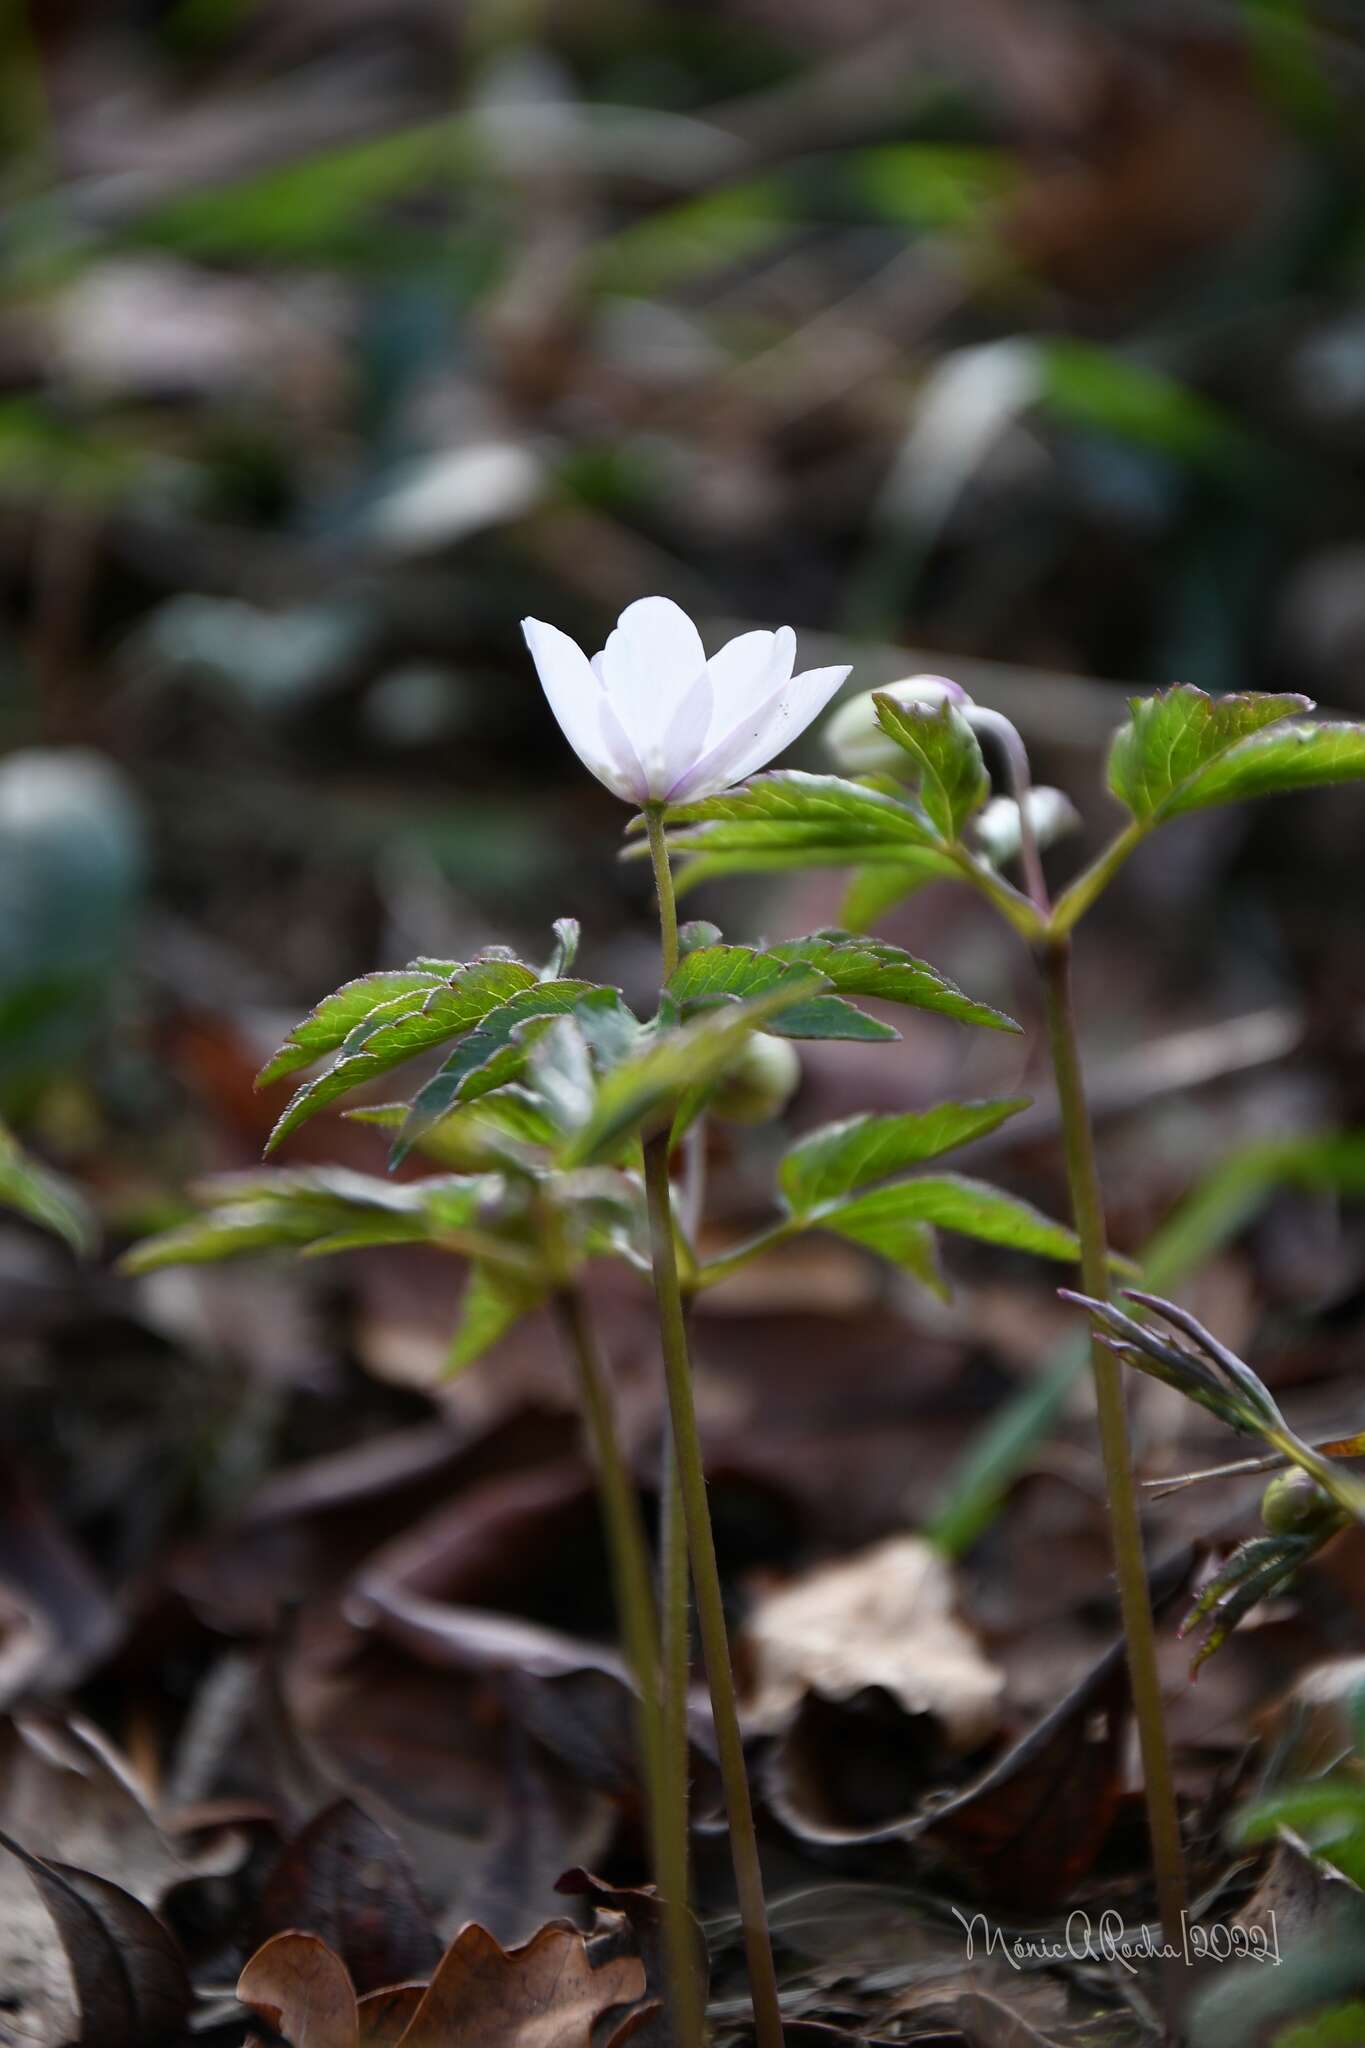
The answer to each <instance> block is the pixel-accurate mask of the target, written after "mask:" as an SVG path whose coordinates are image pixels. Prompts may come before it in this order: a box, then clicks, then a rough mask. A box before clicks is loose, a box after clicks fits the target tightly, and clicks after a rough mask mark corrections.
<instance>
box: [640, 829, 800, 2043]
mask: <svg viewBox="0 0 1365 2048" xmlns="http://www.w3.org/2000/svg"><path fill="white" fill-rule="evenodd" d="M645 819H646V823H647V825H648V829H649V852H650V858H651V860H652V862H653V864H654V881H655V887H656V890H657V892H658V898H659V928H660V933H661V937H662V943H663V975H664V980H665V981H667V980H668V978H669V976H670V975H671V974H672V972H673V970H674V968H675V967H676V966H677V963H678V913H677V907H676V904H675V902H674V896H673V876H672V872H671V870H670V868H669V861H668V846H667V843H666V840H665V836H664V826H663V807H662V806H661V805H658V804H651V805H650V806H649V807H648V808H647V809H646V812H645ZM644 1158H645V1195H646V1200H647V1202H648V1205H649V1228H650V1241H651V1245H652V1248H653V1255H654V1293H655V1299H656V1301H657V1303H658V1310H659V1336H660V1341H661V1344H662V1348H663V1359H664V1384H665V1388H666V1390H667V1395H668V1411H669V1421H670V1426H671V1430H672V1437H673V1447H674V1454H675V1455H674V1464H675V1467H676V1472H677V1483H678V1488H679V1493H680V1496H681V1502H682V1519H683V1524H684V1527H685V1529H686V1532H687V1549H688V1554H689V1557H690V1560H691V1566H692V1585H693V1589H694V1592H695V1595H696V1602H697V1621H698V1625H699V1628H700V1632H701V1645H702V1655H703V1657H704V1659H705V1663H706V1678H707V1684H708V1686H709V1688H710V1693H711V1711H712V1715H713V1717H714V1720H715V1727H716V1747H717V1751H718V1754H719V1758H720V1772H721V1782H722V1785H723V1788H724V1793H725V1810H726V1815H727V1817H728V1820H729V1823H730V1859H731V1863H732V1865H733V1867H734V1873H735V1892H736V1896H737V1903H738V1907H739V1917H740V1924H741V1927H742V1929H743V1933H744V1951H745V1957H746V1960H747V1962H748V1968H749V1990H750V1995H751V1997H752V1999H753V2006H754V2034H755V2038H756V2040H757V2043H758V2048H782V2039H783V2037H782V2010H781V2006H780V2003H779V2001H778V1993H777V1972H776V1969H775V1968H774V1965H773V1950H772V1940H771V1937H770V1935H769V1932H768V1911H767V1906H766V1904H765V1902H764V1898H763V1871H762V1866H761V1864H760V1862H759V1854H758V1836H757V1834H756V1832H755V1829H754V1814H753V1804H752V1801H751V1799H750V1797H749V1774H748V1770H747V1768H746V1765H745V1761H744V1739H743V1736H742V1735H741V1733H740V1726H739V1709H738V1705H737V1702H736V1698H735V1679H734V1672H733V1669H732V1667H731V1663H730V1641H729V1635H728V1633H727V1630H726V1624H725V1603H724V1597H723V1594H722V1592H721V1583H720V1568H719V1566H718V1564H717V1562H716V1544H715V1537H714V1535H713V1533H712V1529H711V1511H710V1507H709V1505H708V1503H707V1498H706V1473H705V1469H704V1467H703V1464H702V1453H701V1437H700V1434H699V1432H698V1429H697V1411H696V1404H695V1402H694V1400H693V1396H692V1366H691V1360H690V1358H689V1356H688V1343H687V1321H686V1315H685V1311H684V1307H683V1297H682V1290H681V1287H680V1286H679V1283H678V1257H677V1245H676V1242H675V1239H674V1225H673V1200H672V1193H671V1189H670V1185H669V1171H668V1162H669V1133H668V1131H667V1130H666V1129H665V1130H664V1131H662V1132H660V1133H659V1134H658V1135H657V1136H656V1137H653V1138H651V1139H650V1140H649V1141H648V1142H647V1143H646V1145H645V1148H644ZM671 1577H672V1578H673V1580H674V1585H673V1586H672V1587H671V1588H670V1592H671V1594H676V1591H677V1586H676V1580H677V1577H678V1574H677V1572H676V1570H675V1571H674V1573H673V1574H672V1575H671ZM678 1622H679V1617H678V1616H677V1615H676V1614H675V1615H674V1616H673V1617H672V1623H671V1625H674V1626H676V1625H677V1624H678ZM681 1627H682V1628H683V1629H685V1628H686V1615H685V1611H684V1613H683V1615H682V1617H681ZM666 1633H667V1631H666ZM677 1640H678V1638H677V1636H676V1635H675V1636H674V1638H673V1641H674V1643H675V1644H676V1642H677ZM675 1654H676V1652H675ZM675 1682H676V1679H675Z"/></svg>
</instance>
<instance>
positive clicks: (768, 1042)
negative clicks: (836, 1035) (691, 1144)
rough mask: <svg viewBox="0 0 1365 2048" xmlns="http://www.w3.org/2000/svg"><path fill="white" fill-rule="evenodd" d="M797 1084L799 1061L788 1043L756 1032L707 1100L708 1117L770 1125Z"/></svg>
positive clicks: (798, 1080) (789, 1099)
mask: <svg viewBox="0 0 1365 2048" xmlns="http://www.w3.org/2000/svg"><path fill="white" fill-rule="evenodd" d="M800 1080H801V1061H800V1058H799V1056H798V1054H797V1050H796V1047H795V1046H794V1045H793V1044H792V1042H791V1040H790V1039H789V1038H774V1037H773V1036H772V1035H771V1033H769V1032H766V1031H756V1032H755V1033H754V1035H753V1037H752V1038H750V1039H749V1041H748V1043H747V1044H746V1045H745V1048H744V1051H743V1053H742V1054H741V1055H740V1058H739V1061H738V1063H737V1064H736V1065H735V1066H733V1067H731V1069H730V1071H729V1073H728V1074H727V1075H726V1076H725V1079H724V1080H723V1081H722V1082H721V1084H720V1086H719V1088H718V1089H717V1090H716V1092H715V1094H714V1095H713V1096H712V1097H711V1102H710V1109H711V1113H712V1115H713V1116H717V1117H719V1118H720V1119H721V1121H722V1122H723V1123H728V1124H766V1123H770V1122H771V1121H772V1119H773V1118H774V1117H777V1116H781V1114H782V1112H783V1110H784V1109H785V1108H786V1106H787V1104H788V1103H789V1102H790V1101H791V1099H792V1097H793V1095H795V1093H796V1090H797V1087H798V1086H799V1084H800Z"/></svg>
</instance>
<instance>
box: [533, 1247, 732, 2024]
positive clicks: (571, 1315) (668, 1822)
mask: <svg viewBox="0 0 1365 2048" xmlns="http://www.w3.org/2000/svg"><path fill="white" fill-rule="evenodd" d="M554 1307H555V1315H556V1318H557V1320H558V1323H559V1327H560V1331H561V1333H562V1335H563V1338H564V1343H565V1347H566V1349H567V1350H568V1352H569V1354H570V1356H571V1357H572V1359H573V1362H574V1366H575V1369H576V1371H577V1374H578V1388H579V1396H580V1399H581V1401H582V1406H583V1416H584V1419H585V1421H586V1423H587V1428H588V1440H589V1443H590V1444H591V1447H592V1459H593V1464H594V1466H595V1467H596V1470H597V1485H598V1492H599V1497H600V1499H601V1504H602V1519H603V1521H604V1523H605V1525H606V1532H607V1544H608V1549H609V1552H610V1559H611V1574H612V1585H613V1590H614V1593H615V1598H616V1610H617V1615H618V1617H619V1620H620V1625H621V1633H622V1636H623V1638H624V1640H625V1645H626V1655H627V1657H628V1659H629V1662H630V1667H631V1673H632V1676H633V1677H634V1680H635V1687H636V1693H637V1720H638V1725H639V1740H640V1753H641V1758H642V1761H643V1764H644V1774H645V1789H646V1797H647V1801H648V1810H649V1832H650V1842H651V1848H652V1852H653V1857H652V1860H653V1868H654V1877H655V1881H656V1883H657V1884H658V1887H659V1891H660V1893H661V1895H662V1900H663V1912H664V1948H665V1958H666V1964H667V1969H668V1991H669V2002H670V2005H671V2008H672V2014H673V2020H674V2027H675V2034H676V2039H677V2040H678V2042H679V2043H680V2044H683V2048H701V2044H702V2043H703V2042H704V2041H705V2038H706V2031H705V2014H704V2011H703V2007H702V1996H701V1985H700V1983H699V1981H698V1976H697V1967H696V1952H695V1936H694V1934H693V1923H692V1916H691V1914H690V1912H689V1911H688V1906H687V1893H688V1878H687V1799H686V1787H687V1728H686V1721H685V1720H684V1724H683V1730H682V1738H681V1748H682V1762H681V1783H682V1786H683V1797H682V1798H681V1799H679V1798H678V1796H677V1785H678V1782H679V1771H678V1760H677V1757H676V1756H675V1754H674V1751H673V1747H672V1744H671V1740H670V1736H669V1731H668V1728H667V1723H666V1717H665V1714H664V1711H663V1707H662V1704H661V1701H660V1697H659V1626H658V1618H657V1616H656V1614H655V1609H654V1591H653V1586H652V1583H651V1575H650V1558H649V1546H648V1544H647V1542H646V1540H645V1527H644V1520H643V1518H642V1516H641V1513H640V1502H639V1496H638V1495H637V1493H636V1490H635V1487H634V1484H633V1483H632V1480H631V1476H630V1470H629V1467H628V1466H627V1464H626V1460H625V1455H624V1453H623V1452H622V1449H621V1442H620V1438H619V1437H618V1435H617V1432H616V1417H615V1413H614V1410H613V1405H612V1397H611V1389H610V1387H609V1385H608V1383H607V1375H606V1371H605V1368H604V1366H603V1364H602V1359H601V1355H600V1353H599V1351H598V1347H597V1340H596V1336H595V1333H594V1331H593V1327H592V1323H591V1321H590V1319H589V1316H588V1312H587V1306H586V1304H585V1302H584V1300H583V1296H582V1294H581V1292H580V1291H579V1289H578V1288H577V1287H575V1286H572V1285H568V1286H564V1287H561V1288H560V1289H559V1290H558V1291H557V1293H556V1294H555V1297H554ZM685 1597H686V1587H685V1585H684V1598H685Z"/></svg>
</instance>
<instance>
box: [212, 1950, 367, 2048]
mask: <svg viewBox="0 0 1365 2048" xmlns="http://www.w3.org/2000/svg"><path fill="white" fill-rule="evenodd" d="M237 1997H238V2001H239V2002H240V2003H241V2004H242V2005H249V2006H250V2007H251V2009H252V2011H253V2012H257V2013H259V2014H260V2016H261V2018H262V2019H263V2020H265V2021H266V2023H267V2025H269V2026H270V2027H271V2028H273V2030H274V2031H275V2032H276V2033H277V2034H283V2035H284V2037H285V2039H286V2041H289V2042H292V2044H293V2048H357V2044H358V2042H359V2040H360V2019H359V2013H358V2008H357V2005H356V1995H355V1986H354V1984H352V1982H351V1978H350V1973H349V1971H348V1970H347V1968H346V1965H345V1963H343V1962H342V1960H341V1958H340V1956H338V1955H334V1954H333V1953H332V1951H331V1949H329V1948H328V1946H327V1944H326V1942H325V1941H321V1940H319V1938H318V1936H317V1935H316V1934H298V1933H294V1932H290V1933H288V1934H276V1935H274V1936H273V1937H272V1938H271V1940H269V1941H268V1942H267V1943H266V1944H265V1946H264V1948H258V1949H257V1951H256V1953H255V1955H254V1956H253V1957H252V1958H251V1960H250V1962H249V1963H248V1964H247V1966H246V1968H245V1969H244V1970H243V1971H242V1974H241V1976H240V1977H239V1978H238V1979H237Z"/></svg>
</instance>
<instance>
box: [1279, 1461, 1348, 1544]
mask: <svg viewBox="0 0 1365 2048" xmlns="http://www.w3.org/2000/svg"><path fill="white" fill-rule="evenodd" d="M1335 1513H1336V1509H1335V1508H1334V1507H1333V1505H1332V1502H1331V1501H1330V1500H1329V1499H1328V1497H1327V1495H1326V1494H1325V1493H1324V1492H1323V1490H1322V1488H1321V1487H1320V1486H1319V1485H1318V1482H1317V1480H1316V1479H1315V1478H1314V1477H1313V1475H1312V1473H1311V1472H1305V1471H1303V1470H1302V1469H1301V1467H1299V1466H1297V1465H1296V1466H1295V1467H1294V1468H1293V1470H1292V1471H1289V1472H1281V1473H1280V1475H1279V1477H1278V1478H1277V1479H1272V1480H1271V1482H1270V1484H1269V1486H1267V1488H1266V1490H1265V1492H1264V1494H1263V1495H1262V1496H1261V1520H1262V1521H1263V1522H1264V1524H1265V1526H1266V1528H1267V1529H1269V1531H1270V1533H1271V1535H1272V1536H1303V1535H1306V1534H1307V1533H1308V1532H1309V1530H1311V1529H1313V1528H1314V1527H1315V1526H1316V1525H1317V1524H1318V1523H1319V1522H1321V1521H1322V1519H1323V1516H1324V1515H1325V1514H1335Z"/></svg>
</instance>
